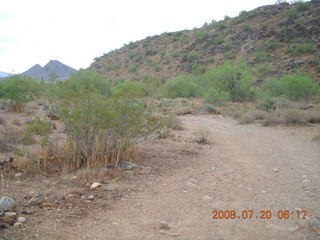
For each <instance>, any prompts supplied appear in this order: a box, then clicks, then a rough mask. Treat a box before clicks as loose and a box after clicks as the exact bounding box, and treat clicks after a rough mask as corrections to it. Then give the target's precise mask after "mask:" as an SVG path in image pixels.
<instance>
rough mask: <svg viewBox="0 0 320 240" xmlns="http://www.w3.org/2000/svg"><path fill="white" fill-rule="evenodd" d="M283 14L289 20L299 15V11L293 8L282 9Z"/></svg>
mask: <svg viewBox="0 0 320 240" xmlns="http://www.w3.org/2000/svg"><path fill="white" fill-rule="evenodd" d="M284 14H285V16H286V17H287V18H288V19H290V20H295V19H297V18H298V17H299V12H298V10H297V9H295V8H291V9H288V10H285V11H284Z"/></svg>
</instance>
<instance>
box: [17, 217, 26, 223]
mask: <svg viewBox="0 0 320 240" xmlns="http://www.w3.org/2000/svg"><path fill="white" fill-rule="evenodd" d="M17 220H18V222H21V223H24V222H26V221H27V218H26V217H18V219H17Z"/></svg>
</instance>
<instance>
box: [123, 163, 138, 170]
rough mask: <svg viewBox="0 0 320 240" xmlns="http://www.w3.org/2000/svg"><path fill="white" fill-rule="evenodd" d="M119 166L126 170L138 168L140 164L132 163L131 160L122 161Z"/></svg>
mask: <svg viewBox="0 0 320 240" xmlns="http://www.w3.org/2000/svg"><path fill="white" fill-rule="evenodd" d="M119 167H121V168H123V169H124V170H126V171H130V170H132V169H133V168H136V167H138V166H137V165H136V164H133V163H131V162H122V163H120V164H119Z"/></svg>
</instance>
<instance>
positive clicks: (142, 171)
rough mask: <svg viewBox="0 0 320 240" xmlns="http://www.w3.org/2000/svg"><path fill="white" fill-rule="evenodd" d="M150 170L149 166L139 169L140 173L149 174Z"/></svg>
mask: <svg viewBox="0 0 320 240" xmlns="http://www.w3.org/2000/svg"><path fill="white" fill-rule="evenodd" d="M151 171H152V168H151V167H144V168H142V169H141V170H140V174H141V175H149V174H150V173H151Z"/></svg>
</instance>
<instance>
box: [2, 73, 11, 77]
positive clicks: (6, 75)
mask: <svg viewBox="0 0 320 240" xmlns="http://www.w3.org/2000/svg"><path fill="white" fill-rule="evenodd" d="M9 75H10V74H9V73H6V72H0V78H3V77H8V76H9Z"/></svg>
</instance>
